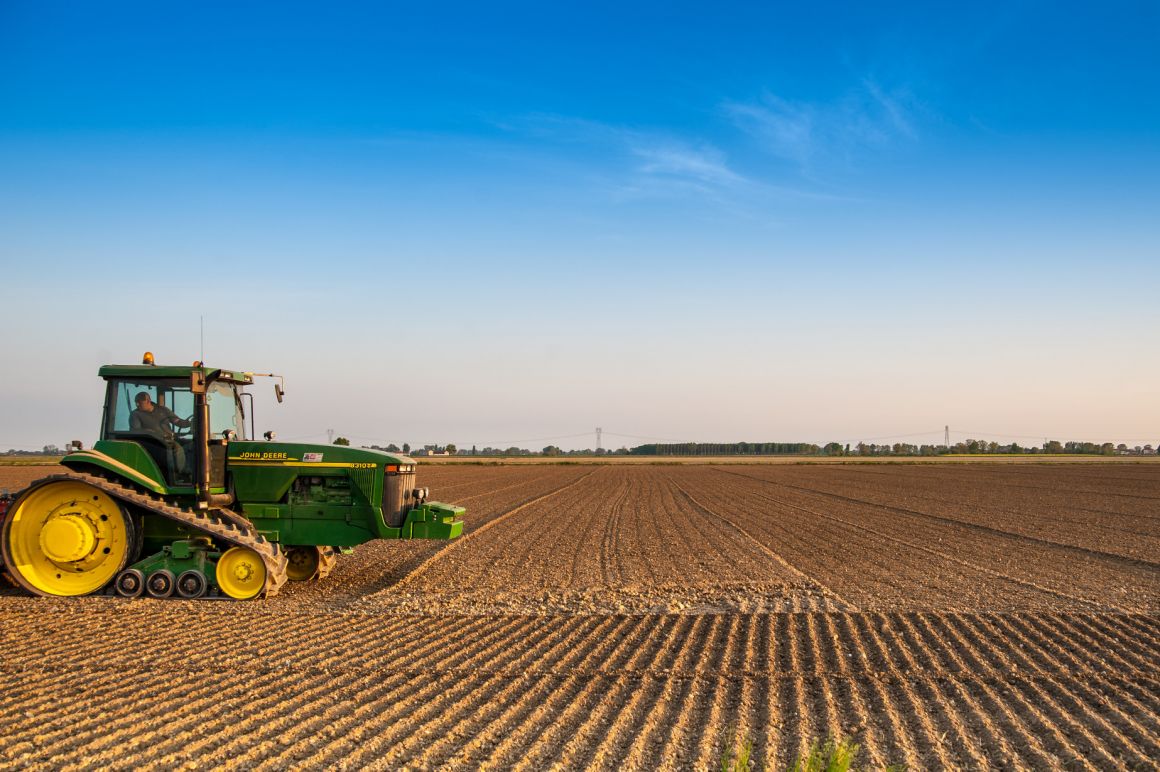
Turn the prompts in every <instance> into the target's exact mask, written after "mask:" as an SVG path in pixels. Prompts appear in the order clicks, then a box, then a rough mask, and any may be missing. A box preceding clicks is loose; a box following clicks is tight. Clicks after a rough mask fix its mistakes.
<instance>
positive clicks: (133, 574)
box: [113, 568, 145, 598]
mask: <svg viewBox="0 0 1160 772" xmlns="http://www.w3.org/2000/svg"><path fill="white" fill-rule="evenodd" d="M113 586H114V587H115V588H116V589H117V594H118V595H120V596H121V597H122V598H139V597H141V593H142V592H144V591H145V574H143V573H141V572H140V571H138V570H137V569H136V568H126V569H125V570H124V571H122V572H121V573H119V574H117V580H116V581H115V582H113Z"/></svg>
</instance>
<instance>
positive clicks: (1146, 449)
mask: <svg viewBox="0 0 1160 772" xmlns="http://www.w3.org/2000/svg"><path fill="white" fill-rule="evenodd" d="M629 452H630V453H632V454H633V455H640V456H744V455H761V456H772V455H794V456H945V455H980V454H1008V455H1024V454H1044V455H1065V454H1074V455H1099V456H1115V455H1136V456H1140V455H1155V454H1156V452H1157V451H1156V450H1153V448H1152V446H1151V445H1136V446H1135V447H1131V448H1130V447H1128V446H1127V445H1125V444H1123V443H1121V444H1119V445H1114V444H1112V443H1110V442H1104V443H1096V442H1076V441H1071V442H1060V441H1059V440H1048V441H1047V442H1045V443H1044V444H1043V445H1042V446H1035V445H1031V446H1027V447H1024V446H1022V445H1020V444H1019V443H1017V442H1012V443H1007V444H1000V443H998V442H993V441H987V440H975V439H969V440H964V441H963V442H958V443H955V444H954V445H950V446H947V445H915V444H912V443H906V442H896V443H893V444H884V445H878V444H874V443H866V442H859V443H858V444H857V445H854V446H853V447H851V446H850V445H849V444H846V445H843V444H841V443H839V442H828V443H826V444H825V445H822V446H820V447H819V446H818V445H814V444H812V443H804V442H764V443H763V442H735V443H725V444H722V443H705V442H684V443H675V444H648V445H638V446H636V447H634V448H633V449H632V450H631V451H629Z"/></svg>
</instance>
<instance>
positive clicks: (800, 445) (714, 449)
mask: <svg viewBox="0 0 1160 772" xmlns="http://www.w3.org/2000/svg"><path fill="white" fill-rule="evenodd" d="M830 444H831V445H835V444H836V443H830ZM838 447H839V448H840V447H841V446H838ZM826 448H830V445H827V446H826ZM823 451H824V449H823V448H820V447H818V446H817V445H814V444H812V443H809V442H725V443H720V442H679V443H668V444H658V443H653V444H649V445H637V446H636V447H635V448H633V449H632V450H631V451H629V452H630V453H632V455H634V456H783V455H784V456H816V455H819V454H821V453H822V452H823Z"/></svg>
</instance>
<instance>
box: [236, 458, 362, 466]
mask: <svg viewBox="0 0 1160 772" xmlns="http://www.w3.org/2000/svg"><path fill="white" fill-rule="evenodd" d="M230 465H231V466H321V467H335V468H350V467H351V466H354V465H353V464H349V463H341V462H330V461H310V462H307V461H258V460H257V459H246V460H245V461H235V460H234V459H232V458H231V459H230Z"/></svg>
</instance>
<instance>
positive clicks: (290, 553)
mask: <svg viewBox="0 0 1160 772" xmlns="http://www.w3.org/2000/svg"><path fill="white" fill-rule="evenodd" d="M318 564H319V554H318V547H287V548H286V578H287V579H289V580H290V581H292V582H308V581H310V580H311V579H313V578H314V577H316V576H318Z"/></svg>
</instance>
